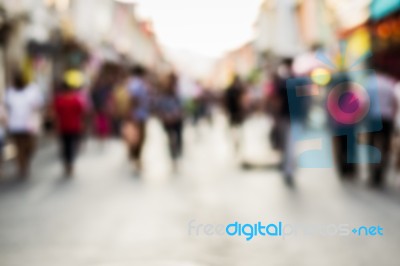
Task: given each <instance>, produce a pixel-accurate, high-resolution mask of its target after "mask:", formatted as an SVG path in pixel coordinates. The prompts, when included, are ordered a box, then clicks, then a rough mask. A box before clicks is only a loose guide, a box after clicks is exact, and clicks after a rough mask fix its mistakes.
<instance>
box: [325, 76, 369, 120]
mask: <svg viewBox="0 0 400 266" xmlns="http://www.w3.org/2000/svg"><path fill="white" fill-rule="evenodd" d="M344 86H346V88H343V87H344ZM369 106H370V100H369V96H368V93H367V92H366V91H365V89H364V88H363V87H362V86H361V85H359V84H357V83H354V82H342V83H339V84H338V85H336V86H335V87H334V88H333V89H332V90H331V91H330V93H329V95H328V101H327V108H328V111H329V113H330V115H331V116H332V117H333V118H334V119H335V120H336V121H337V122H339V123H341V124H346V125H351V124H356V123H358V122H360V121H361V120H362V119H363V118H364V117H365V116H366V115H367V113H368V110H369Z"/></svg>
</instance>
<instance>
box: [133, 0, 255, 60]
mask: <svg viewBox="0 0 400 266" xmlns="http://www.w3.org/2000/svg"><path fill="white" fill-rule="evenodd" d="M134 2H136V3H137V12H138V15H139V16H140V17H143V18H150V19H151V20H152V21H153V23H154V31H155V32H156V35H157V38H158V40H159V41H160V42H161V44H162V45H165V46H168V47H172V48H174V49H183V50H187V51H190V52H195V53H199V54H202V55H207V56H211V57H217V56H221V55H222V54H223V53H224V52H226V51H228V50H231V49H234V48H236V47H238V46H240V45H242V44H243V43H245V42H246V41H248V40H250V39H251V38H252V36H253V24H254V22H255V20H256V17H257V13H258V10H259V7H260V4H261V0H135V1H134Z"/></svg>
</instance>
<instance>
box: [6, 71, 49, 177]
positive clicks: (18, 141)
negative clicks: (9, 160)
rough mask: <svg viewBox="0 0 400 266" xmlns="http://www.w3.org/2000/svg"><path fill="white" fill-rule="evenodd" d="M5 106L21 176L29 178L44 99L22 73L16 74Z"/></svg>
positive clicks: (7, 94)
mask: <svg viewBox="0 0 400 266" xmlns="http://www.w3.org/2000/svg"><path fill="white" fill-rule="evenodd" d="M5 104H6V108H7V112H8V130H9V133H10V135H11V138H12V140H13V143H14V145H15V148H16V151H17V155H16V161H17V165H18V172H19V176H20V177H21V178H27V177H28V176H29V169H30V164H31V160H32V156H33V153H34V150H35V134H37V133H38V131H39V130H40V113H39V112H40V110H41V108H42V106H43V97H42V94H41V93H40V89H39V88H38V87H37V86H36V85H35V84H33V83H31V84H28V83H27V82H26V81H25V79H24V77H23V75H22V73H21V72H16V73H15V74H14V77H13V84H12V86H11V87H10V88H8V90H7V91H6V96H5Z"/></svg>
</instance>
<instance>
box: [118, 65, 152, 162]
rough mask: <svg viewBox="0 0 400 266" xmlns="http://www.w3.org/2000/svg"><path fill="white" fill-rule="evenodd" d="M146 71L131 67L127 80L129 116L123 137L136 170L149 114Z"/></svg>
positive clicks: (141, 68)
mask: <svg viewBox="0 0 400 266" xmlns="http://www.w3.org/2000/svg"><path fill="white" fill-rule="evenodd" d="M146 75H147V71H146V69H145V68H143V67H142V66H135V67H133V68H132V69H131V77H130V79H129V81H128V92H129V97H130V106H131V108H130V109H131V111H130V117H129V118H128V120H127V121H126V122H125V125H124V128H125V130H124V131H125V132H126V133H125V134H124V135H125V139H127V140H128V141H127V144H128V149H129V156H130V158H131V159H132V160H133V161H134V164H135V166H136V169H137V170H141V166H142V165H141V154H142V149H143V144H144V141H145V137H146V121H147V119H148V117H149V114H150V110H149V108H150V91H149V84H148V83H147V81H146Z"/></svg>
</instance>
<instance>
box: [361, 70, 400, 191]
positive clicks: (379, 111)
mask: <svg viewBox="0 0 400 266" xmlns="http://www.w3.org/2000/svg"><path fill="white" fill-rule="evenodd" d="M374 79H375V77H373V76H370V77H368V78H367V90H373V89H376V90H377V92H378V96H379V97H378V98H379V107H378V106H376V105H372V106H371V112H370V113H371V122H372V123H379V121H382V129H381V130H379V131H374V132H369V133H368V144H369V145H371V146H372V147H375V148H377V149H378V150H379V151H380V153H381V158H380V159H381V160H380V162H379V163H371V164H370V165H369V166H370V171H369V174H370V177H369V184H370V186H372V187H380V186H382V185H383V181H384V178H385V174H386V172H387V167H388V164H389V162H390V159H391V156H390V155H391V151H392V149H391V147H392V136H393V132H394V128H395V119H396V114H397V111H398V103H397V100H396V95H395V85H396V82H395V80H394V79H393V78H391V77H390V76H388V75H387V74H385V73H383V72H381V71H377V73H376V85H377V86H378V87H377V88H375V82H374ZM369 156H373V154H372V153H371V154H369ZM371 160H374V158H371Z"/></svg>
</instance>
